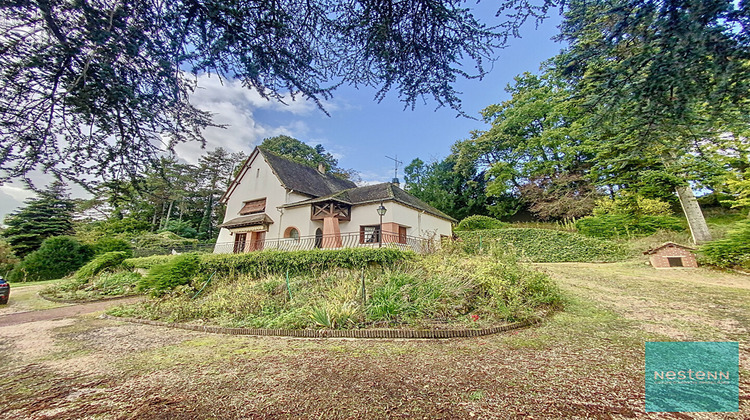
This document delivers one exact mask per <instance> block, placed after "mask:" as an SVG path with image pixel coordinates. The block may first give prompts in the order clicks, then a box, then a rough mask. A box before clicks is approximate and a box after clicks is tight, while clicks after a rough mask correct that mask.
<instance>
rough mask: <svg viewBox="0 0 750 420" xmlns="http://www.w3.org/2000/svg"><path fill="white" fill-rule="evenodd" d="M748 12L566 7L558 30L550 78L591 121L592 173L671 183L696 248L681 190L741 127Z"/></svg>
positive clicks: (624, 5) (699, 236)
mask: <svg viewBox="0 0 750 420" xmlns="http://www.w3.org/2000/svg"><path fill="white" fill-rule="evenodd" d="M748 12H750V4H748V3H747V2H740V3H737V4H735V2H732V1H727V0H704V1H685V2H674V1H668V2H661V1H632V2H631V1H625V0H610V1H605V2H596V3H591V2H583V1H575V2H571V3H570V6H569V9H568V11H567V13H566V17H565V21H564V23H563V25H562V27H561V29H562V34H561V39H564V40H566V41H568V42H569V44H570V47H569V49H568V51H566V52H565V53H564V54H563V55H562V57H561V58H560V62H561V65H560V67H559V69H560V72H561V74H562V75H563V76H565V77H567V79H568V80H570V82H571V83H573V85H574V87H575V90H576V94H577V95H578V97H579V98H581V100H582V104H583V105H584V106H585V108H586V109H587V111H588V112H590V113H591V114H592V115H593V116H594V117H593V118H592V119H591V120H590V121H591V124H589V127H590V128H591V130H592V133H594V135H592V136H591V138H592V139H595V140H594V144H593V145H594V146H595V147H596V149H597V152H596V154H597V156H596V159H595V161H596V162H597V167H596V168H594V169H595V171H596V172H598V173H599V174H600V175H601V176H604V177H611V178H613V179H618V178H619V181H616V182H619V183H626V184H627V183H632V182H633V180H632V178H633V174H636V173H638V172H640V171H644V170H649V171H656V172H662V173H664V174H666V175H667V176H671V177H672V179H675V180H677V183H676V185H674V188H675V191H676V193H677V195H678V197H679V201H680V203H681V204H682V207H683V211H684V213H685V216H686V218H687V220H688V224H689V226H690V230H691V232H692V234H693V240H694V241H695V242H697V243H700V242H705V241H707V240H710V238H711V236H710V233H709V231H708V228H707V226H706V223H705V220H704V218H703V214H702V213H701V210H700V207H699V205H698V203H697V201H696V199H695V196H694V194H693V192H692V189H691V186H690V182H695V181H698V180H699V178H698V177H697V176H696V174H697V173H699V171H700V170H705V169H706V168H708V167H711V166H712V165H713V164H714V162H711V161H710V159H707V155H706V154H705V153H703V151H704V150H705V149H706V148H707V147H715V148H717V149H722V148H724V141H725V139H726V133H732V132H734V131H735V130H736V129H738V127H746V126H747V124H748V123H749V122H750V119H749V117H748V116H749V115H750V112H748V111H750V98H749V97H748V96H747V92H748V90H749V88H750V79H749V78H748V77H747V74H748V69H749V67H750V60H749V59H750V37H749V36H748V32H747V28H748V26H747V16H748ZM711 145H713V146H711ZM623 175H624V178H623ZM628 178H630V179H628Z"/></svg>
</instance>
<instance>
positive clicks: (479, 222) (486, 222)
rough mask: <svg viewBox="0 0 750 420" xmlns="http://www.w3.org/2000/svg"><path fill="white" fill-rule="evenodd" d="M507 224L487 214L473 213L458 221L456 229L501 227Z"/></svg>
mask: <svg viewBox="0 0 750 420" xmlns="http://www.w3.org/2000/svg"><path fill="white" fill-rule="evenodd" d="M507 226H508V224H507V223H504V222H501V221H499V220H497V219H495V218H492V217H489V216H481V215H474V216H469V217H467V218H465V219H463V220H461V221H460V222H458V226H456V231H462V230H480V229H502V228H504V227H507Z"/></svg>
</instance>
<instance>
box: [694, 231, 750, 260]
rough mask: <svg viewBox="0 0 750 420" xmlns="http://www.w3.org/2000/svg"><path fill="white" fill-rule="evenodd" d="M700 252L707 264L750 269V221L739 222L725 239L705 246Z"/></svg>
mask: <svg viewBox="0 0 750 420" xmlns="http://www.w3.org/2000/svg"><path fill="white" fill-rule="evenodd" d="M699 252H700V254H701V257H702V258H701V262H703V263H705V264H711V265H715V266H718V267H741V268H744V269H750V220H743V221H741V222H737V224H736V225H735V228H734V229H732V230H730V231H729V233H728V234H727V236H726V237H725V238H724V239H721V240H718V241H713V242H709V243H707V244H705V245H703V246H702V247H700V250H699Z"/></svg>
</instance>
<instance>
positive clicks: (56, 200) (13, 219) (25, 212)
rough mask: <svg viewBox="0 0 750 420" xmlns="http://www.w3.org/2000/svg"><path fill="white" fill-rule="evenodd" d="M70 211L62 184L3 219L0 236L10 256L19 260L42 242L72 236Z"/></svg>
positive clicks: (57, 183)
mask: <svg viewBox="0 0 750 420" xmlns="http://www.w3.org/2000/svg"><path fill="white" fill-rule="evenodd" d="M74 209H75V204H74V202H73V200H71V199H70V197H69V195H68V193H67V190H66V187H65V184H63V183H62V182H59V181H57V182H54V183H52V184H51V185H50V186H49V188H48V189H47V190H45V191H42V192H40V193H39V196H38V197H35V198H31V199H29V200H27V201H26V207H23V208H21V209H19V210H17V211H15V212H13V213H11V214H9V215H8V216H7V217H6V218H5V224H6V225H7V226H8V228H7V229H6V230H5V231H3V233H2V236H4V237H5V240H6V241H7V242H8V244H9V245H10V246H11V248H12V249H13V253H14V254H15V255H16V256H18V257H20V258H23V257H25V256H26V255H28V254H29V253H31V252H32V251H35V250H37V249H38V248H39V247H40V246H41V245H42V242H43V241H44V240H45V239H46V238H49V237H52V236H61V235H68V234H72V233H73V211H74Z"/></svg>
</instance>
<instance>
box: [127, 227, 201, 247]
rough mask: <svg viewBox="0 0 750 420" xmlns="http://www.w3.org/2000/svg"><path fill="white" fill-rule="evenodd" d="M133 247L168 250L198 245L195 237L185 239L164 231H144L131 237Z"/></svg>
mask: <svg viewBox="0 0 750 420" xmlns="http://www.w3.org/2000/svg"><path fill="white" fill-rule="evenodd" d="M133 241H134V244H135V247H136V248H137V249H139V250H152V251H159V252H169V251H171V250H173V249H176V250H181V249H189V248H194V247H195V246H196V245H198V240H197V239H187V238H183V237H181V236H178V235H176V234H174V233H173V232H169V231H165V232H160V233H144V234H141V235H138V236H136V237H135V238H133Z"/></svg>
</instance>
